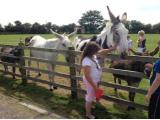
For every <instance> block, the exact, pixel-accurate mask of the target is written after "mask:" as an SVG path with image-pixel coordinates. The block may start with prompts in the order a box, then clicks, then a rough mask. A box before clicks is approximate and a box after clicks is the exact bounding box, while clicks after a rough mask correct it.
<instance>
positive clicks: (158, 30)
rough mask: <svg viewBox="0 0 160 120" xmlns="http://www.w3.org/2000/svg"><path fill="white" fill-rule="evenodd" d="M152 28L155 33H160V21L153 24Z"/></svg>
mask: <svg viewBox="0 0 160 120" xmlns="http://www.w3.org/2000/svg"><path fill="white" fill-rule="evenodd" d="M152 29H153V32H154V33H160V23H157V24H155V25H153V28H152Z"/></svg>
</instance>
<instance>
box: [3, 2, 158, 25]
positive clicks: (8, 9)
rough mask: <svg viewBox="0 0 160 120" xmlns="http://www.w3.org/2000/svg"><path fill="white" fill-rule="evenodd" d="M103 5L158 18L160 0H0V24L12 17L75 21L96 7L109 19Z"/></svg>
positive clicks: (116, 11) (132, 16) (130, 16)
mask: <svg viewBox="0 0 160 120" xmlns="http://www.w3.org/2000/svg"><path fill="white" fill-rule="evenodd" d="M107 5H108V6H109V7H110V9H111V11H112V12H113V14H114V15H115V16H118V15H120V16H121V15H122V14H123V13H124V12H127V15H128V20H138V21H141V22H142V23H144V24H148V23H150V24H156V23H159V22H160V0H0V15H1V17H0V24H2V25H7V24H8V23H9V22H11V23H14V21H16V20H20V21H21V22H22V23H25V22H29V23H31V24H33V23H34V22H38V23H40V24H45V23H47V22H52V23H53V24H57V25H67V24H70V23H76V24H78V20H79V19H80V18H81V17H82V14H83V13H86V12H87V11H88V10H98V11H100V12H101V15H102V16H103V18H104V19H109V16H108V12H107V9H106V6H107Z"/></svg>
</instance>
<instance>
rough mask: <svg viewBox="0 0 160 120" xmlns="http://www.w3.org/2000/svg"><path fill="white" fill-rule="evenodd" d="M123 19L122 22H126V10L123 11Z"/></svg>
mask: <svg viewBox="0 0 160 120" xmlns="http://www.w3.org/2000/svg"><path fill="white" fill-rule="evenodd" d="M121 21H122V22H126V21H127V13H126V12H124V13H123V15H122V18H121Z"/></svg>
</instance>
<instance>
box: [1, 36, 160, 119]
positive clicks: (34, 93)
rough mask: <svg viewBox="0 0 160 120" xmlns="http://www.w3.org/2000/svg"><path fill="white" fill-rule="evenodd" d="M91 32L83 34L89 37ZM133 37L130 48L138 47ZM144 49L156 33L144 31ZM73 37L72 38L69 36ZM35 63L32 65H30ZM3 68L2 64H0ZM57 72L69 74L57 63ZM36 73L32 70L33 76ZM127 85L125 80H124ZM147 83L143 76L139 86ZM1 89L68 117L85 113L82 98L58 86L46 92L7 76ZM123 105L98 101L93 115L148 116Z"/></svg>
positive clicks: (6, 40) (11, 39) (6, 39)
mask: <svg viewBox="0 0 160 120" xmlns="http://www.w3.org/2000/svg"><path fill="white" fill-rule="evenodd" d="M27 36H30V35H0V44H9V45H17V43H18V42H19V40H24V38H25V37H27ZM42 36H44V37H45V38H51V37H52V35H50V34H47V35H42ZM89 36H91V35H85V37H89ZM130 36H131V39H132V40H133V48H134V49H135V50H136V48H137V42H136V41H137V35H136V34H132V35H130ZM146 37H147V43H146V45H147V49H148V50H153V49H154V48H155V46H156V44H157V41H158V40H159V39H160V38H159V36H158V34H147V35H146ZM72 39H73V38H72ZM59 60H64V58H63V56H59ZM33 66H35V64H34V65H33ZM1 67H2V66H1ZM41 68H45V66H44V64H41ZM56 71H59V72H64V73H66V72H67V73H68V68H67V67H62V66H58V67H57V68H56ZM35 74H36V73H33V72H32V75H33V76H34V75H35ZM42 78H43V79H47V76H46V75H43V76H42ZM103 80H104V81H109V82H113V78H112V76H111V74H103ZM56 82H57V83H60V84H64V85H66V84H69V79H64V78H59V77H56ZM123 84H124V85H126V83H125V82H123ZM148 86H149V82H148V80H146V79H143V80H142V82H141V84H140V88H143V89H147V88H148ZM0 87H1V89H0V90H1V91H3V92H4V91H5V93H6V94H8V95H13V96H15V97H17V98H18V99H23V100H28V101H32V102H34V103H36V104H38V105H41V106H43V107H46V108H47V109H49V110H53V111H54V112H56V113H58V114H61V115H63V116H66V117H67V118H83V116H84V100H83V98H80V99H78V102H77V101H74V100H71V99H70V98H69V97H68V96H69V95H70V93H69V91H66V90H62V89H58V90H56V91H54V93H52V92H50V91H48V89H46V86H44V87H40V86H36V85H35V84H33V83H30V84H28V85H27V86H25V87H22V86H19V80H15V81H13V80H12V79H10V78H8V79H7V78H6V77H1V79H0ZM105 91H106V94H109V95H112V96H115V93H114V90H113V89H111V88H105ZM127 95H128V93H127V92H124V91H119V97H121V98H124V99H128V97H127ZM135 102H136V103H140V104H147V103H146V102H145V100H144V95H140V94H136V98H135ZM125 109H126V106H120V105H118V104H115V103H111V102H108V101H103V100H102V101H101V103H99V104H97V109H96V110H94V112H95V114H96V115H98V116H99V117H98V118H147V112H145V111H142V110H139V109H136V110H135V111H130V112H128V111H126V110H125Z"/></svg>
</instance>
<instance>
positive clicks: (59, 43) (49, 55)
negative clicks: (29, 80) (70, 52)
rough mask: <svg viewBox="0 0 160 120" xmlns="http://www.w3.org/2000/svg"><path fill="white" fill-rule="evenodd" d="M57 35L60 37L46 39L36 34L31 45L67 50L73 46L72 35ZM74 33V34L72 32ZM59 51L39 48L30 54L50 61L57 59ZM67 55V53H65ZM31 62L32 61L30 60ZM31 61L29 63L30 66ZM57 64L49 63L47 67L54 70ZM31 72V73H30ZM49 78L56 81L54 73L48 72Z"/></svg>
mask: <svg viewBox="0 0 160 120" xmlns="http://www.w3.org/2000/svg"><path fill="white" fill-rule="evenodd" d="M53 34H54V33H53ZM55 34H56V36H57V37H59V38H52V39H45V38H43V37H41V36H39V35H36V36H34V37H32V39H31V40H30V47H38V48H47V49H49V48H50V49H57V50H67V49H68V47H71V46H72V43H71V41H70V40H69V37H70V36H64V35H59V34H57V33H55ZM72 35H73V34H72ZM64 45H65V46H64ZM57 55H58V54H57V53H55V52H46V51H39V50H31V51H30V56H31V57H35V58H40V59H46V60H49V61H54V60H56V59H57ZM65 56H67V54H66V55H65ZM30 62H31V61H30ZM30 64H31V63H29V66H30ZM37 65H38V67H39V63H38V62H37ZM54 68H55V65H51V64H47V69H48V70H49V71H54ZM28 74H29V73H28ZM48 77H49V80H50V82H51V83H53V82H54V79H53V77H54V75H53V74H52V75H50V74H48ZM52 87H53V86H52V85H51V86H50V89H52Z"/></svg>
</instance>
